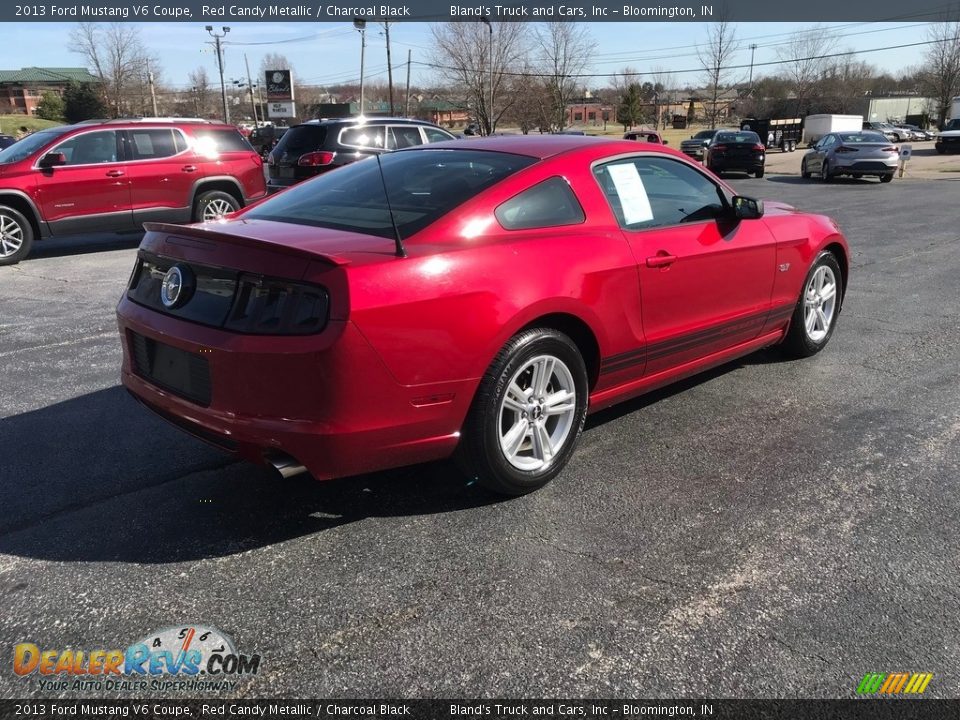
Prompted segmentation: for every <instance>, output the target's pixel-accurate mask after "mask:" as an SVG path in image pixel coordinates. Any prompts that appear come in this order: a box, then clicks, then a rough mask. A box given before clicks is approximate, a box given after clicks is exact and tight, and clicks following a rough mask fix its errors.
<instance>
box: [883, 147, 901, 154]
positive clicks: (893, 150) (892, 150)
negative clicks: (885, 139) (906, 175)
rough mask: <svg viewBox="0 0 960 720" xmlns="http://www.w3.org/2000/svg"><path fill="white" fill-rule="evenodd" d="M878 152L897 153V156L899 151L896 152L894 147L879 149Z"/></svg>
mask: <svg viewBox="0 0 960 720" xmlns="http://www.w3.org/2000/svg"><path fill="white" fill-rule="evenodd" d="M880 150H881V151H882V152H892V153H897V154H898V155H899V154H900V151H899V150H897V149H896V148H895V147H893V146H890V147H885V148H880Z"/></svg>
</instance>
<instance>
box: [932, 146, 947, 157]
mask: <svg viewBox="0 0 960 720" xmlns="http://www.w3.org/2000/svg"><path fill="white" fill-rule="evenodd" d="M934 149H935V150H936V151H937V155H943V154H944V153H946V152H947V151H946V149H944V148H943V147H940V146H937V145H935V146H934Z"/></svg>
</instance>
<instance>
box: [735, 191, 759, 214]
mask: <svg viewBox="0 0 960 720" xmlns="http://www.w3.org/2000/svg"><path fill="white" fill-rule="evenodd" d="M733 216H734V217H735V218H737V220H756V219H757V218H761V217H763V200H754V199H753V198H749V197H745V196H743V195H734V196H733Z"/></svg>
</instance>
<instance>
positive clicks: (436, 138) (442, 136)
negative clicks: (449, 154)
mask: <svg viewBox="0 0 960 720" xmlns="http://www.w3.org/2000/svg"><path fill="white" fill-rule="evenodd" d="M423 132H424V133H426V135H427V142H428V143H435V142H444V141H445V140H453V135H448V134H447V133H445V132H444V131H443V130H437V129H436V128H430V127H428V128H424V129H423Z"/></svg>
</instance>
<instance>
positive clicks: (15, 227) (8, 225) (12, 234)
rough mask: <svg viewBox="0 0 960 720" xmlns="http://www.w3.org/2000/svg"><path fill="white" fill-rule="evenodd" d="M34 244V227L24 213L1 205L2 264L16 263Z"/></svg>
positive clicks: (0, 261)
mask: <svg viewBox="0 0 960 720" xmlns="http://www.w3.org/2000/svg"><path fill="white" fill-rule="evenodd" d="M32 245H33V227H31V225H30V221H29V220H27V219H26V218H25V217H24V216H23V214H22V213H21V212H19V211H17V210H14V209H13V208H12V207H7V206H6V205H0V265H15V264H16V263H18V262H20V261H21V260H23V259H24V258H25V257H26V256H27V255H28V254H29V253H30V247H31V246H32Z"/></svg>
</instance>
